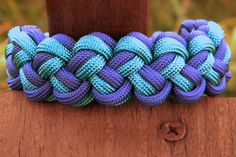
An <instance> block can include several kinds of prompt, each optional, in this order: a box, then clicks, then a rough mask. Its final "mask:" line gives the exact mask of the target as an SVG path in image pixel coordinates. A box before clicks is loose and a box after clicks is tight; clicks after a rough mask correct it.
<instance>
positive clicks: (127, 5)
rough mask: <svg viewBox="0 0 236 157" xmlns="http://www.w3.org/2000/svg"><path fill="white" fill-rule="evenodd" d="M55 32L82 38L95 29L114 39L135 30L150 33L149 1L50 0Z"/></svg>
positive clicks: (50, 16) (48, 10) (51, 31)
mask: <svg viewBox="0 0 236 157" xmlns="http://www.w3.org/2000/svg"><path fill="white" fill-rule="evenodd" d="M46 2H47V12H48V20H49V32H50V33H51V34H56V33H65V34H67V35H70V36H72V37H74V38H75V39H78V38H79V37H81V36H83V35H87V34H89V33H92V32H94V31H100V32H103V33H106V34H109V35H110V36H111V37H113V38H114V39H117V40H118V39H119V38H120V37H122V36H124V35H126V34H127V33H130V32H132V31H138V32H143V33H145V34H146V33H147V32H148V21H149V20H148V17H149V16H148V12H149V10H148V4H149V1H147V0H56V1H55V0H46Z"/></svg>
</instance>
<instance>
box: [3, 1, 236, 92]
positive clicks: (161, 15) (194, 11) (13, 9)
mask: <svg viewBox="0 0 236 157" xmlns="http://www.w3.org/2000/svg"><path fill="white" fill-rule="evenodd" d="M0 1H3V2H2V3H1V5H0V90H3V89H7V88H8V87H7V84H6V81H5V80H6V73H5V57H4V49H5V47H6V44H7V38H6V34H7V31H8V29H10V28H11V27H13V26H15V25H25V24H33V25H37V26H38V27H40V28H41V29H42V30H43V31H47V19H46V8H45V2H44V0H0ZM150 9H151V10H150V12H151V14H150V15H151V25H150V27H151V30H152V31H154V30H161V31H177V30H178V27H179V25H180V23H181V22H182V21H183V20H185V19H187V18H193V19H199V18H203V19H208V20H214V21H217V22H219V23H220V24H221V25H222V27H223V28H224V30H225V34H226V40H227V41H228V43H229V45H230V47H231V50H232V59H231V65H230V68H231V70H232V71H233V73H235V72H236V64H235V61H236V55H235V54H234V52H236V0H151V5H150ZM235 87H236V78H234V77H233V79H231V80H230V81H229V84H228V86H227V90H226V92H225V93H224V95H225V96H236V88H235Z"/></svg>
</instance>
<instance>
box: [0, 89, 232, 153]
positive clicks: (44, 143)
mask: <svg viewBox="0 0 236 157" xmlns="http://www.w3.org/2000/svg"><path fill="white" fill-rule="evenodd" d="M0 108H1V109H0V115H1V116H0V124H1V131H0V156H2V157H52V156H53V157H65V156H71V157H78V156H79V157H87V156H88V157H95V156H96V157H121V156H122V157H128V156H130V157H153V156H154V157H155V156H156V157H157V156H162V157H234V156H236V149H235V148H236V136H235V134H236V98H222V97H216V98H206V97H205V98H203V99H202V100H201V101H200V102H199V103H197V104H194V105H189V106H188V105H181V104H176V103H174V102H168V103H166V104H162V105H160V106H157V107H153V108H147V107H143V106H142V105H140V104H137V103H136V101H132V102H130V103H129V104H125V105H123V106H121V107H117V108H109V107H104V106H100V105H98V104H96V103H94V104H92V105H90V106H89V107H84V108H72V107H67V106H63V105H60V104H57V103H47V104H42V103H34V102H30V101H28V100H27V99H26V98H25V97H24V96H23V93H22V92H16V91H4V92H1V93H0ZM176 120H181V121H182V122H183V123H184V124H185V125H186V127H187V135H186V137H185V138H183V139H182V140H180V141H177V142H175V143H172V142H166V141H165V140H164V139H163V137H162V134H160V129H159V128H160V125H161V124H162V123H163V122H164V121H176Z"/></svg>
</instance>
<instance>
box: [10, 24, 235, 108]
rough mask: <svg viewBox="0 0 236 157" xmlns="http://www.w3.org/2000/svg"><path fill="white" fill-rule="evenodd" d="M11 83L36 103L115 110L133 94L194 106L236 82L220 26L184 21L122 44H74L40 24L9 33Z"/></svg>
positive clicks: (98, 37) (89, 39)
mask: <svg viewBox="0 0 236 157" xmlns="http://www.w3.org/2000/svg"><path fill="white" fill-rule="evenodd" d="M8 36H9V43H8V45H7V48H6V60H7V74H8V79H7V82H8V84H9V86H10V88H11V89H14V90H20V89H23V91H24V93H25V95H26V96H27V98H29V99H30V100H34V101H55V100H58V101H60V102H62V103H63V104H69V105H73V106H85V105H87V104H89V103H90V102H92V101H93V100H94V99H95V100H96V101H97V102H98V103H100V104H104V105H108V106H117V105H120V104H123V103H125V102H126V101H128V100H129V99H130V97H131V96H132V95H135V97H136V98H137V99H138V100H139V101H140V102H141V103H142V104H144V105H146V106H153V105H158V104H160V103H162V102H164V101H165V100H166V99H167V98H168V97H174V98H175V99H176V100H178V101H179V102H181V103H187V104H189V103H193V102H196V101H197V100H199V99H200V98H201V97H202V95H204V94H207V95H209V96H216V95H219V94H221V93H222V92H223V91H224V89H225V87H226V83H227V81H228V80H229V79H230V78H231V77H232V73H231V72H230V71H229V68H228V67H229V61H230V56H231V52H230V48H229V46H228V44H227V43H226V42H225V40H224V31H223V30H222V28H221V27H220V26H219V25H218V24H217V23H215V22H212V21H206V20H186V21H184V22H183V23H182V25H181V27H180V29H179V33H174V32H156V33H154V34H153V36H152V37H150V38H148V37H147V36H145V35H143V34H141V33H138V32H132V33H129V34H128V35H126V36H125V37H122V38H121V39H120V40H119V41H118V42H116V41H115V40H113V39H112V38H111V37H109V36H108V35H106V34H103V33H99V32H94V33H91V34H89V35H86V36H84V37H82V38H80V39H79V41H77V42H76V41H75V40H73V39H72V38H71V37H69V36H67V35H64V34H57V35H53V36H51V37H49V36H48V35H47V34H44V33H43V32H42V31H40V30H39V29H38V28H37V27H35V26H22V27H19V26H18V27H15V28H13V29H11V30H10V31H9V33H8Z"/></svg>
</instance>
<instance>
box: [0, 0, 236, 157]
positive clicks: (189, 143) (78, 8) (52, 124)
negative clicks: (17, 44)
mask: <svg viewBox="0 0 236 157" xmlns="http://www.w3.org/2000/svg"><path fill="white" fill-rule="evenodd" d="M46 2H47V10H48V19H49V31H50V33H51V34H55V33H66V34H69V35H71V36H73V37H74V38H76V39H78V38H79V37H81V36H82V35H85V34H88V33H90V32H93V31H101V32H105V33H107V34H109V35H111V36H112V37H114V38H115V39H119V38H120V37H121V36H123V35H125V34H126V33H128V32H131V31H140V32H143V33H145V34H147V33H148V1H147V0H87V1H85V0H47V1H46ZM235 104H236V98H223V97H216V98H209V97H204V98H202V99H201V101H199V102H198V103H196V104H193V105H189V106H188V105H182V104H176V103H174V102H166V103H165V104H162V105H160V106H157V107H153V108H147V107H143V106H142V105H141V104H139V103H137V101H136V100H134V99H133V100H131V101H130V102H128V103H127V104H125V105H122V106H120V107H115V108H109V107H104V106H100V105H98V104H96V102H94V103H93V104H91V105H89V106H88V107H84V108H72V107H66V106H63V105H61V104H59V103H46V104H43V103H37V102H31V101H28V100H27V99H26V98H25V96H24V95H23V93H22V92H17V91H2V92H0V156H4V157H5V156H6V157H17V156H18V157H22V156H23V157H40V156H43V157H51V156H53V157H54V156H55V157H64V156H72V157H78V156H79V157H85V156H88V157H94V156H96V157H121V156H122V157H128V156H134V157H152V156H162V157H172V156H173V157H188V156H191V157H213V156H214V157H215V156H217V157H218V156H219V157H221V156H222V157H233V156H236V150H235V147H236V136H235V133H236V105H235Z"/></svg>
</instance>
